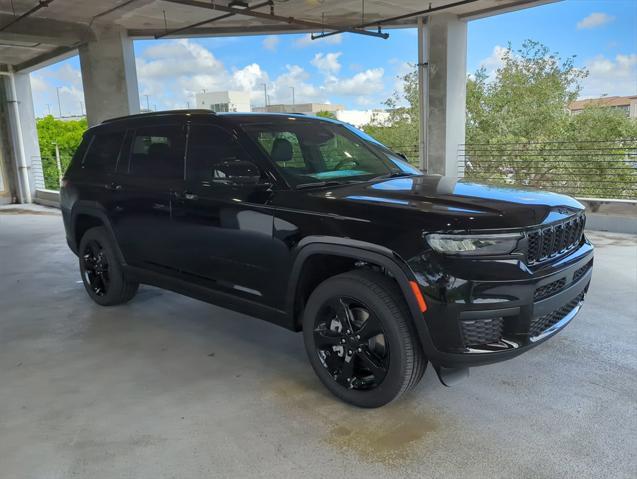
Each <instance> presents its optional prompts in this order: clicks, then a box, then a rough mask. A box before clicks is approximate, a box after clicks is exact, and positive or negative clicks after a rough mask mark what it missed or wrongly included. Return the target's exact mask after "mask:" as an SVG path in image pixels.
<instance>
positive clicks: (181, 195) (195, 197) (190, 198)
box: [173, 191, 199, 201]
mask: <svg viewBox="0 0 637 479" xmlns="http://www.w3.org/2000/svg"><path fill="white" fill-rule="evenodd" d="M173 195H174V196H175V198H177V199H178V200H188V201H195V200H198V199H199V196H198V195H195V194H194V193H191V192H190V191H184V192H182V193H178V192H176V191H175V192H173Z"/></svg>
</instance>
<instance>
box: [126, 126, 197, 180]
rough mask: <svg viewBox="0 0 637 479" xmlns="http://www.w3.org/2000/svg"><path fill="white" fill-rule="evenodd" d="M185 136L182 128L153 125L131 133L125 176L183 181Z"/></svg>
mask: <svg viewBox="0 0 637 479" xmlns="http://www.w3.org/2000/svg"><path fill="white" fill-rule="evenodd" d="M185 144H186V134H185V128H184V127H183V125H157V126H149V127H144V128H138V129H137V130H135V134H134V135H133V140H132V148H131V157H130V167H129V173H130V174H131V175H134V176H141V177H147V178H173V179H178V178H182V179H183V177H184V154H185Z"/></svg>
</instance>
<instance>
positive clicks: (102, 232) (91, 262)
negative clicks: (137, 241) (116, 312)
mask: <svg viewBox="0 0 637 479" xmlns="http://www.w3.org/2000/svg"><path fill="white" fill-rule="evenodd" d="M78 251H79V255H78V256H79V262H80V273H81V274H82V282H83V283H84V288H85V289H86V292H87V293H88V295H89V296H90V297H91V299H92V300H93V301H95V302H96V303H97V304H100V305H102V306H113V305H116V304H123V303H125V302H127V301H130V300H131V299H132V298H133V296H135V293H137V289H138V288H139V283H137V282H135V281H131V280H130V279H128V278H127V277H126V275H125V273H124V269H123V267H122V264H121V262H120V261H119V260H118V256H117V254H116V248H115V247H114V246H113V241H112V240H111V237H110V236H109V234H108V232H107V230H106V229H105V228H104V227H101V226H97V227H95V228H91V229H89V230H88V231H87V232H86V233H84V235H83V236H82V239H81V240H80V245H79V248H78Z"/></svg>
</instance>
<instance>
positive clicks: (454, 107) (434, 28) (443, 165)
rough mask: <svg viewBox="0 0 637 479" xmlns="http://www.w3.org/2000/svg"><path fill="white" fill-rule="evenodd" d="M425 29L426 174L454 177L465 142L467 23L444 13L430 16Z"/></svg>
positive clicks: (456, 173)
mask: <svg viewBox="0 0 637 479" xmlns="http://www.w3.org/2000/svg"><path fill="white" fill-rule="evenodd" d="M427 29H428V40H429V41H428V42H427V52H428V55H427V60H428V64H429V65H428V71H429V77H428V80H429V85H428V87H429V91H428V97H427V104H428V112H427V116H428V119H427V140H428V145H427V158H428V171H427V172H428V173H430V174H439V175H450V176H457V175H458V147H459V145H461V144H463V143H464V141H465V109H466V105H465V104H466V96H467V91H466V88H467V24H466V22H464V21H462V20H459V19H458V17H457V16H455V15H450V14H443V15H435V16H431V17H429V21H428V23H427Z"/></svg>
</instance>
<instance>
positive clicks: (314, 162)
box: [243, 118, 420, 186]
mask: <svg viewBox="0 0 637 479" xmlns="http://www.w3.org/2000/svg"><path fill="white" fill-rule="evenodd" d="M243 129H244V130H245V131H246V133H247V134H248V135H249V136H250V137H251V138H252V139H253V140H254V141H255V142H256V143H257V144H258V145H259V147H260V148H261V149H262V150H263V152H264V153H265V154H266V155H267V156H268V157H269V158H270V159H271V160H272V163H273V164H274V165H276V167H277V168H278V169H279V171H281V173H282V174H283V176H284V177H285V179H286V180H287V181H288V182H289V183H290V184H291V185H292V186H298V185H305V184H308V183H314V182H316V183H319V182H325V181H330V182H333V181H342V182H349V181H366V180H370V179H372V178H376V177H378V176H383V175H387V176H390V175H392V174H405V175H417V174H420V171H419V170H418V169H416V168H414V167H413V166H411V165H410V164H408V163H407V162H406V161H404V160H403V159H401V158H400V157H398V155H396V154H393V153H392V152H391V151H390V150H389V149H388V148H386V147H385V146H383V145H381V144H380V143H378V142H377V141H376V140H373V139H372V138H371V137H367V135H365V134H364V133H362V132H359V131H358V130H356V129H355V128H349V127H346V126H343V125H340V124H338V123H331V122H327V121H316V120H314V121H304V120H303V119H300V120H299V119H297V118H293V119H292V118H291V119H289V121H285V122H264V123H249V124H244V125H243Z"/></svg>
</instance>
